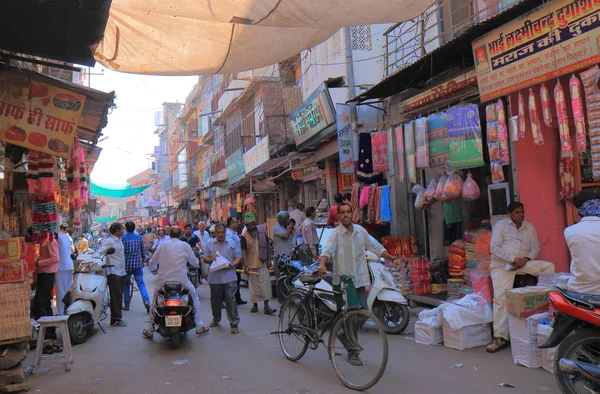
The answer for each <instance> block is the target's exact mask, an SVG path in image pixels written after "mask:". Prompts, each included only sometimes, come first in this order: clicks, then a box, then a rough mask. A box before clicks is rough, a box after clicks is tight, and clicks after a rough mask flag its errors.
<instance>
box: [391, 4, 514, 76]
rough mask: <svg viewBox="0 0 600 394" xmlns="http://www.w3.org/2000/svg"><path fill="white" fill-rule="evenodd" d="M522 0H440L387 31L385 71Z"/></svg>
mask: <svg viewBox="0 0 600 394" xmlns="http://www.w3.org/2000/svg"><path fill="white" fill-rule="evenodd" d="M520 1H522V0H504V1H498V0H487V1H484V0H467V1H465V0H438V1H436V3H435V4H434V5H432V6H431V7H430V8H429V9H427V10H426V11H425V12H424V13H423V14H421V15H420V16H418V17H416V18H415V19H412V20H409V21H406V22H402V23H398V24H396V25H394V26H392V27H390V28H389V29H388V30H387V31H386V32H385V33H384V37H385V51H386V56H385V74H386V75H390V74H392V73H393V72H394V71H396V70H398V69H402V68H404V67H406V66H408V65H410V64H412V63H414V62H416V61H417V60H419V59H420V58H421V57H423V56H425V55H427V54H428V53H430V52H431V51H433V50H434V49H436V48H439V47H440V46H442V45H444V44H445V43H447V42H449V41H451V40H453V39H455V38H457V37H459V36H460V35H461V34H462V33H464V31H465V30H466V29H467V28H469V27H470V26H472V25H474V24H477V23H479V22H481V21H483V20H485V19H487V18H490V17H492V16H494V15H497V14H499V13H501V12H502V11H503V10H505V9H506V8H507V7H509V6H511V5H513V4H515V3H518V2H520Z"/></svg>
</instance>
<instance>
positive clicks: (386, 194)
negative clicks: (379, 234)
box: [379, 185, 392, 222]
mask: <svg viewBox="0 0 600 394" xmlns="http://www.w3.org/2000/svg"><path fill="white" fill-rule="evenodd" d="M379 216H380V220H381V221H382V222H391V221H392V198H391V195H390V186H389V185H384V186H382V187H381V208H380V215H379Z"/></svg>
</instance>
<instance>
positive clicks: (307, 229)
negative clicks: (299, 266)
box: [301, 207, 319, 260]
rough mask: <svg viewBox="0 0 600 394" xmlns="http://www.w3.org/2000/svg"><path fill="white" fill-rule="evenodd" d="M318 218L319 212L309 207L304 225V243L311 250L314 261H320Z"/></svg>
mask: <svg viewBox="0 0 600 394" xmlns="http://www.w3.org/2000/svg"><path fill="white" fill-rule="evenodd" d="M316 217H317V210H316V209H315V207H308V208H307V209H306V219H305V220H304V222H303V223H302V226H301V230H302V242H303V243H304V244H305V245H307V246H308V248H309V249H310V255H311V257H312V259H313V260H318V259H319V236H318V234H317V227H316V226H315V218H316Z"/></svg>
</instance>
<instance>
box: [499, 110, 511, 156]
mask: <svg viewBox="0 0 600 394" xmlns="http://www.w3.org/2000/svg"><path fill="white" fill-rule="evenodd" d="M496 113H497V117H498V121H497V123H498V141H499V142H500V159H501V161H502V165H508V164H510V151H509V150H508V127H507V126H506V114H505V112H504V102H503V101H502V99H498V102H497V103H496Z"/></svg>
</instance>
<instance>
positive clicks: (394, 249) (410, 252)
mask: <svg viewBox="0 0 600 394" xmlns="http://www.w3.org/2000/svg"><path fill="white" fill-rule="evenodd" d="M381 244H382V245H383V247H384V248H385V249H386V250H387V252H388V253H389V254H391V255H394V256H399V257H411V256H415V255H416V254H417V237H415V236H400V237H383V238H381Z"/></svg>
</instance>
